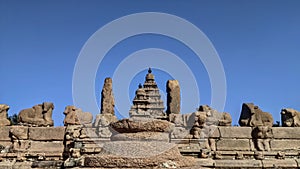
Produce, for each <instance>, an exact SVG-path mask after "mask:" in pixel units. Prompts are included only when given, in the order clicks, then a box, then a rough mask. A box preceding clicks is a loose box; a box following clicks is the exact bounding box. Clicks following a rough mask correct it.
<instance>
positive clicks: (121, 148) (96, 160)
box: [84, 141, 195, 168]
mask: <svg viewBox="0 0 300 169" xmlns="http://www.w3.org/2000/svg"><path fill="white" fill-rule="evenodd" d="M103 148H104V149H103V151H102V152H101V153H100V154H101V155H99V156H87V157H85V159H84V164H85V166H87V167H110V168H145V167H152V168H153V167H163V165H164V164H166V163H167V162H168V161H172V162H174V164H175V166H176V168H180V167H187V166H193V164H195V161H194V160H193V158H187V157H183V156H181V154H180V152H179V151H178V149H177V147H176V146H175V145H174V144H170V143H163V142H153V141H151V142H140V141H116V142H110V143H106V144H105V145H104V147H103Z"/></svg>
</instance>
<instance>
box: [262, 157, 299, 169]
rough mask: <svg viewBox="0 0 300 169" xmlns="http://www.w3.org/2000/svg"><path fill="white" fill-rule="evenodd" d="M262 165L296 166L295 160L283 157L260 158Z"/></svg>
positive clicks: (265, 166) (276, 166)
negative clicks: (282, 158)
mask: <svg viewBox="0 0 300 169" xmlns="http://www.w3.org/2000/svg"><path fill="white" fill-rule="evenodd" d="M262 165H263V167H264V168H288V169H292V168H295V169H296V168H298V165H297V162H296V160H293V159H285V160H276V159H268V160H262Z"/></svg>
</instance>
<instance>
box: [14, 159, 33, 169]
mask: <svg viewBox="0 0 300 169" xmlns="http://www.w3.org/2000/svg"><path fill="white" fill-rule="evenodd" d="M31 165H32V162H27V161H24V162H16V163H15V164H14V165H13V166H12V169H20V168H22V169H31Z"/></svg>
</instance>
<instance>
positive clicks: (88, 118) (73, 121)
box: [64, 106, 93, 126]
mask: <svg viewBox="0 0 300 169" xmlns="http://www.w3.org/2000/svg"><path fill="white" fill-rule="evenodd" d="M64 115H65V120H64V125H65V126H67V125H81V124H91V123H92V121H93V115H92V114H91V113H89V112H83V111H82V110H81V109H79V108H76V107H75V106H67V107H66V108H65V111H64Z"/></svg>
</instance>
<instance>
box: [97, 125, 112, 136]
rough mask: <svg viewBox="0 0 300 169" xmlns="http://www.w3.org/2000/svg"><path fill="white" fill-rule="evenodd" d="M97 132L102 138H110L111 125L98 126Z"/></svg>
mask: <svg viewBox="0 0 300 169" xmlns="http://www.w3.org/2000/svg"><path fill="white" fill-rule="evenodd" d="M96 132H97V134H98V136H99V137H100V138H110V137H111V135H112V132H111V130H110V127H98V128H97V131H96Z"/></svg>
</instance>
